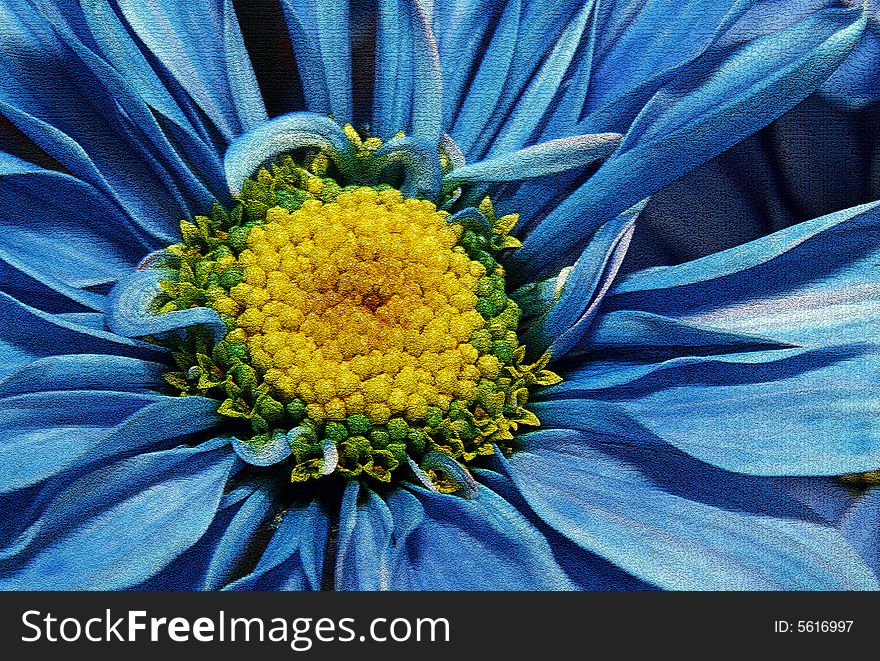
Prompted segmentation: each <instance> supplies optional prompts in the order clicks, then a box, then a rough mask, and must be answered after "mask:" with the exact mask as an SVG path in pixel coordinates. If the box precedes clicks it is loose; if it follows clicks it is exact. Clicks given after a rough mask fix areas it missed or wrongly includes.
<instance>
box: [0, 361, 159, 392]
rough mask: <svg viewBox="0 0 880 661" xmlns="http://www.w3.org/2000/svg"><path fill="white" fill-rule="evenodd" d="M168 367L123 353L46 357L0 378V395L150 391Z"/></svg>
mask: <svg viewBox="0 0 880 661" xmlns="http://www.w3.org/2000/svg"><path fill="white" fill-rule="evenodd" d="M167 371H168V367H167V366H166V365H163V364H162V363H156V362H152V361H147V360H140V359H137V358H128V357H126V356H106V355H95V354H80V355H68V356H47V357H45V358H41V359H39V360H35V361H34V362H32V363H28V364H27V365H23V366H21V367H20V368H18V369H17V370H16V371H14V372H12V373H11V374H10V375H9V376H7V377H6V378H4V379H2V380H0V395H2V396H7V395H23V394H26V393H32V392H44V391H48V390H53V391H56V392H57V391H61V390H114V391H128V392H141V393H146V392H151V391H155V390H156V388H158V387H159V385H160V384H161V383H162V373H163V372H167Z"/></svg>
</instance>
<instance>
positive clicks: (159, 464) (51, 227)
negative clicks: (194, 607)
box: [0, 0, 880, 589]
mask: <svg viewBox="0 0 880 661" xmlns="http://www.w3.org/2000/svg"><path fill="white" fill-rule="evenodd" d="M773 5H774V3H760V2H718V3H714V4H713V5H712V6H710V7H708V8H707V7H705V6H703V5H702V4H701V3H684V4H682V3H681V2H677V3H671V2H669V3H667V2H657V3H651V4H650V6H644V7H643V6H641V4H640V3H628V2H619V3H602V4H599V3H586V4H576V3H571V4H567V5H565V6H563V7H559V8H558V9H554V11H552V12H548V11H547V10H546V8H541V7H539V6H538V5H537V4H532V3H528V2H508V3H497V4H492V5H490V6H489V7H488V8H487V7H486V6H483V5H482V4H477V3H465V4H464V5H462V6H451V5H447V4H443V5H442V6H441V3H438V4H437V5H436V6H434V5H427V4H425V5H423V4H421V3H418V2H413V1H400V2H396V1H393V2H379V3H377V4H376V5H375V6H373V5H370V4H368V3H354V4H352V5H349V4H348V3H341V2H338V3H337V2H333V3H330V4H328V3H326V2H325V3H321V5H320V7H319V6H318V4H317V3H313V2H308V1H300V0H283V1H282V2H281V3H280V8H276V10H275V11H271V12H266V13H265V14H263V13H261V17H262V18H264V19H265V18H266V17H268V20H269V22H270V23H272V25H270V26H269V28H277V27H279V25H280V26H283V27H284V28H285V29H284V30H283V31H282V32H281V37H283V38H281V39H280V40H279V41H277V42H276V41H275V38H276V36H277V35H278V34H279V32H278V30H277V29H268V28H267V27H266V25H265V24H264V23H259V22H257V23H247V24H245V23H243V24H242V25H240V24H239V22H238V20H237V18H236V13H235V10H234V8H233V7H232V3H231V2H230V1H225V2H216V1H215V2H212V1H209V0H204V1H202V2H198V3H197V5H193V4H192V3H190V4H189V5H188V6H187V8H186V9H184V8H183V7H182V6H181V5H179V4H175V3H165V2H138V3H134V2H106V1H103V0H90V1H89V2H83V3H78V4H77V3H69V2H63V3H44V2H25V1H18V0H6V1H4V2H3V3H0V12H2V14H0V24H2V25H3V26H4V28H3V31H2V32H0V39H2V41H3V43H2V44H0V46H2V47H0V58H2V64H3V69H4V71H5V72H6V77H5V78H4V80H3V82H2V83H0V112H2V114H3V116H4V117H5V119H6V121H7V122H8V131H6V132H7V134H8V135H9V138H8V139H7V140H6V142H5V143H4V148H5V151H4V152H3V153H2V155H0V158H2V162H0V173H2V176H3V186H2V187H0V195H2V196H3V198H2V202H3V204H2V209H4V210H5V211H4V212H3V214H2V218H3V233H2V236H0V257H2V260H3V261H2V269H3V281H2V282H3V286H2V293H0V305H2V308H3V309H2V315H0V319H2V321H0V351H2V355H3V361H2V369H3V373H2V377H3V380H2V382H0V391H2V392H0V396H2V398H3V407H2V411H3V412H2V417H0V420H2V423H0V424H2V426H3V430H4V434H3V443H2V445H0V452H2V453H3V455H4V461H2V462H0V466H2V469H0V490H2V496H0V497H2V499H3V510H4V512H5V513H6V516H5V517H4V523H3V528H2V529H0V544H2V551H0V575H2V577H3V578H2V579H0V585H2V586H3V587H4V588H7V589H9V588H30V589H64V588H103V589H115V588H142V589H163V588H165V589H167V588H178V589H180V588H183V589H220V588H229V589H318V588H321V587H334V588H336V589H382V588H392V589H443V588H451V589H517V588H518V589H572V588H591V589H610V588H612V589H613V588H617V589H620V588H624V589H626V588H629V589H640V588H671V589H695V588H696V589H712V588H716V589H771V588H801V589H807V588H824V589H852V588H876V587H877V582H876V578H875V577H874V575H873V573H872V572H871V570H870V568H869V567H868V566H867V565H866V564H865V562H864V561H863V560H862V559H861V558H860V556H859V555H858V553H857V552H856V550H855V549H854V548H853V546H852V545H851V544H850V543H849V542H847V541H846V540H845V539H844V537H843V536H842V535H841V534H840V532H839V531H838V530H837V529H836V528H835V527H834V526H833V525H831V524H830V523H831V517H830V516H829V514H828V512H826V511H822V509H821V508H819V507H811V506H809V505H808V504H805V502H804V501H808V499H807V498H795V497H792V495H791V494H790V491H791V487H790V484H789V483H788V482H785V481H780V480H778V479H776V476H780V475H784V476H810V475H816V474H829V473H830V474H842V473H847V472H857V471H864V470H868V469H870V468H873V467H876V465H877V463H878V456H877V455H878V452H880V450H878V445H877V443H876V442H875V437H876V434H874V433H873V431H872V430H873V427H872V425H873V424H874V423H873V422H872V420H871V415H870V414H871V411H870V408H871V403H872V402H873V399H872V395H871V393H872V392H873V390H872V389H873V388H874V387H875V386H874V385H873V384H874V381H876V379H875V378H874V376H875V375H876V369H875V367H874V361H875V360H876V357H875V353H876V352H875V351H874V350H873V346H872V343H871V338H870V332H869V328H870V326H871V319H872V317H871V314H872V311H873V306H875V305H876V297H874V296H872V290H871V286H870V281H869V280H868V279H867V275H866V273H867V271H868V270H869V269H870V267H871V265H872V264H873V263H874V262H875V260H876V256H875V255H874V251H875V247H874V246H873V244H872V242H871V240H870V239H871V236H872V232H874V231H876V230H875V229H874V228H875V227H876V224H875V223H876V219H877V212H876V210H875V207H876V205H874V204H868V205H864V206H861V207H857V208H854V209H849V210H847V211H845V212H839V213H835V214H831V215H830V216H825V217H820V218H818V219H816V220H814V221H811V222H807V223H803V224H800V225H797V226H795V227H791V228H788V229H786V230H783V231H782V232H779V233H776V234H773V235H770V236H767V237H764V238H761V239H758V240H756V241H754V242H751V243H748V244H746V245H743V246H740V247H735V248H732V249H730V250H727V251H724V252H721V253H717V254H713V255H709V256H707V257H704V258H701V259H698V260H695V261H692V262H689V263H685V264H682V265H679V266H674V267H665V268H654V269H646V270H642V271H639V272H636V273H632V274H630V275H628V276H626V277H621V274H620V267H621V264H622V263H623V260H624V257H625V256H626V254H627V251H628V248H629V246H630V241H631V238H632V233H633V228H634V226H635V223H636V221H637V218H638V216H639V214H640V213H641V211H642V210H643V207H644V204H643V200H644V199H645V198H646V197H647V196H649V195H651V194H653V193H654V192H655V191H657V190H658V189H659V188H661V187H662V186H664V185H665V184H668V183H670V182H672V181H673V180H674V179H676V178H677V177H679V176H680V175H682V174H684V173H685V172H687V171H688V170H690V169H692V168H694V167H696V166H698V165H700V164H701V163H703V162H705V161H707V160H709V159H710V158H712V157H713V156H715V155H716V154H718V153H720V152H721V151H723V150H724V149H726V148H727V147H730V146H731V145H733V144H735V143H736V142H737V141H739V140H740V139H742V138H743V137H745V136H747V135H749V134H750V133H752V132H754V131H755V130H757V129H759V128H760V127H762V126H764V125H765V124H767V123H768V122H770V121H772V120H773V119H774V118H775V117H776V116H778V115H779V114H781V113H782V112H784V111H785V110H787V109H789V108H790V107H792V106H793V105H795V104H796V103H797V102H799V101H800V100H802V99H803V98H804V97H805V96H806V95H807V94H809V93H810V92H811V91H812V90H814V89H815V88H816V87H817V86H818V85H820V84H821V82H822V81H823V80H824V79H825V78H826V77H827V76H828V75H829V74H830V73H831V72H832V71H833V70H834V69H835V68H836V67H837V66H838V65H839V64H840V62H841V61H842V60H843V59H844V58H845V57H846V56H847V55H848V53H849V52H850V50H851V49H852V48H853V46H854V44H855V43H856V42H857V40H858V39H859V36H860V34H861V33H862V30H863V28H864V24H865V17H864V16H863V15H862V13H861V12H860V11H858V10H847V9H840V8H827V9H822V10H818V11H815V12H812V13H809V14H808V15H805V16H803V17H799V16H795V17H786V19H784V20H783V19H780V18H778V12H776V11H774V9H775V8H774V6H773ZM80 6H82V9H80ZM193 7H196V9H197V11H196V10H193ZM279 9H280V10H279ZM789 19H790V20H789ZM661 23H662V24H663V25H664V26H670V27H668V29H665V30H664V31H663V32H658V31H656V29H655V28H656V26H657V25H658V24H661ZM243 28H244V29H243ZM266 43H268V44H269V45H270V46H271V48H272V49H273V50H272V53H275V51H276V50H277V51H278V53H282V52H283V53H285V54H279V55H278V57H279V61H281V62H284V63H285V65H288V66H287V70H295V71H296V73H297V76H296V81H295V83H296V84H295V87H294V89H293V90H292V91H291V93H290V95H289V98H288V97H287V96H286V95H285V94H280V95H278V94H276V93H274V92H273V93H272V94H273V96H272V98H273V99H274V103H276V104H277V105H278V106H279V107H278V108H272V109H271V112H270V111H269V110H267V108H266V103H265V102H264V99H268V98H269V93H268V92H266V93H265V94H264V93H261V89H260V81H261V77H262V80H263V81H264V83H263V84H264V86H265V85H266V83H265V81H266V80H267V78H266V76H267V75H269V74H267V73H266V72H265V71H263V70H262V69H257V70H255V69H254V68H253V67H252V66H251V64H250V59H249V57H248V48H247V47H248V46H250V48H251V50H252V51H253V52H255V53H256V51H257V50H258V49H257V48H256V45H258V44H261V45H265V44H266ZM285 45H288V46H289V47H290V49H289V50H285ZM290 52H292V53H293V58H292V60H291V58H290V57H289V53H290ZM261 57H265V54H263V55H262V56H261ZM268 79H270V80H274V79H272V78H271V76H270V77H269V78H268ZM270 115H271V118H270ZM273 306H274V307H273ZM419 319H421V321H418V320H419ZM367 340H368V341H367ZM377 347H379V348H378V349H377ZM380 349H381V350H380ZM303 361H305V362H303ZM413 361H415V362H413ZM407 370H409V371H407ZM331 374H332V375H333V378H329V375H331ZM180 395H185V396H180ZM536 426H538V428H537V430H535V431H528V430H529V429H533V428H535V427H536ZM805 438H809V439H810V443H809V444H805V443H804V442H803V441H804V439H805ZM796 484H797V485H798V486H797V488H800V489H806V488H807V486H806V485H811V484H812V483H810V482H806V481H805V482H797V483H796ZM331 549H332V550H333V551H332V557H330V556H331Z"/></svg>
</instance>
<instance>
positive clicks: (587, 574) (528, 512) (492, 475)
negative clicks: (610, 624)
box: [474, 468, 656, 591]
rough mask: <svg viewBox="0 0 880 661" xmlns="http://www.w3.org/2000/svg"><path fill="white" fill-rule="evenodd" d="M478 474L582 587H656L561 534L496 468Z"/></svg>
mask: <svg viewBox="0 0 880 661" xmlns="http://www.w3.org/2000/svg"><path fill="white" fill-rule="evenodd" d="M474 474H475V475H476V477H477V479H479V481H480V482H482V483H483V484H485V485H486V486H487V487H489V488H490V489H492V491H494V492H495V493H497V494H498V495H499V496H501V497H502V498H504V500H506V501H507V502H509V503H510V504H511V505H513V506H514V507H515V508H516V509H518V510H519V511H520V512H521V513H522V514H523V515H524V516H526V517H527V518H528V519H529V522H530V523H531V524H532V525H533V526H535V527H536V528H537V529H538V530H539V531H540V532H541V534H542V535H544V537H546V538H547V541H548V542H549V544H550V548H551V549H553V555H554V557H555V558H556V561H557V562H558V563H559V566H560V567H562V569H563V570H564V571H565V573H566V574H567V575H568V577H569V578H570V579H571V580H572V581H574V582H575V584H576V585H577V587H578V588H579V589H581V590H602V591H608V590H653V589H656V588H654V587H653V586H652V585H649V584H648V583H645V582H644V581H640V580H639V579H637V578H635V577H634V576H630V575H629V574H627V573H626V572H625V571H623V570H622V569H620V568H619V567H617V566H615V565H613V564H611V563H610V562H608V561H607V560H605V559H603V558H600V557H599V556H597V555H595V554H594V553H590V552H589V551H587V550H585V549H582V548H581V547H580V546H578V545H577V544H575V543H574V542H572V541H571V540H570V539H568V538H567V537H564V536H563V535H560V534H559V533H558V532H556V531H555V530H554V529H553V528H551V527H549V526H548V525H547V524H546V523H544V522H543V521H542V520H541V519H540V517H538V515H537V514H535V513H534V511H532V508H531V507H529V505H528V503H526V501H525V500H523V497H522V494H520V493H519V491H518V490H517V488H516V485H515V484H514V483H513V482H511V480H510V478H509V477H507V476H505V475H502V474H501V473H497V472H495V471H492V470H487V469H482V468H478V469H475V470H474Z"/></svg>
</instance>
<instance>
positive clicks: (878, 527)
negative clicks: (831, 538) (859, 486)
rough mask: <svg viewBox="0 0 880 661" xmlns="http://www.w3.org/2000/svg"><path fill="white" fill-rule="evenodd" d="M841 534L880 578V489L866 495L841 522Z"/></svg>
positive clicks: (870, 491)
mask: <svg viewBox="0 0 880 661" xmlns="http://www.w3.org/2000/svg"><path fill="white" fill-rule="evenodd" d="M840 526H841V532H842V533H843V535H844V537H846V538H847V539H848V540H849V541H850V542H851V543H852V545H853V546H855V547H856V549H858V551H859V553H861V555H862V557H863V558H864V559H865V562H867V563H868V566H869V567H871V569H873V570H874V571H875V572H877V575H878V576H880V488H877V487H874V488H873V489H870V490H869V491H868V492H867V493H865V494H864V495H863V496H862V497H861V498H860V499H859V501H858V502H856V504H855V505H853V506H852V508H851V509H850V510H849V511H848V512H847V513H846V515H845V516H844V517H843V520H842V521H841V524H840Z"/></svg>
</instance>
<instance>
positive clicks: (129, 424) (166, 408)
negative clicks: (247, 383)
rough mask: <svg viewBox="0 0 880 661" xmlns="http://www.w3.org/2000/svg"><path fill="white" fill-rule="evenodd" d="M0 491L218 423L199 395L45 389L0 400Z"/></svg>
mask: <svg viewBox="0 0 880 661" xmlns="http://www.w3.org/2000/svg"><path fill="white" fill-rule="evenodd" d="M0 402H2V405H3V413H2V415H0V430H2V432H3V443H2V444H0V462H2V463H0V466H2V468H0V492H3V493H5V492H8V491H14V490H16V489H22V488H24V487H29V486H31V485H34V484H36V483H38V482H41V481H42V480H45V479H47V478H49V477H51V476H53V475H56V474H58V473H60V472H61V471H64V470H69V469H72V468H77V467H80V466H83V465H85V464H88V463H93V462H97V461H99V460H101V459H104V458H107V457H112V456H118V455H122V454H126V453H131V452H133V451H135V450H142V449H144V448H147V447H152V446H154V445H156V444H157V443H161V442H163V441H167V440H168V439H174V438H181V437H183V436H185V435H187V434H192V433H195V432H200V431H204V430H206V429H209V428H210V427H212V426H214V425H216V424H217V422H218V421H219V416H218V415H217V414H216V409H217V403H216V401H215V400H210V399H206V398H202V397H192V398H174V397H167V396H162V395H158V394H152V395H147V394H138V393H126V392H112V391H81V390H72V391H58V392H53V391H45V392H39V393H29V394H25V395H16V396H11V397H5V398H2V399H0Z"/></svg>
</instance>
